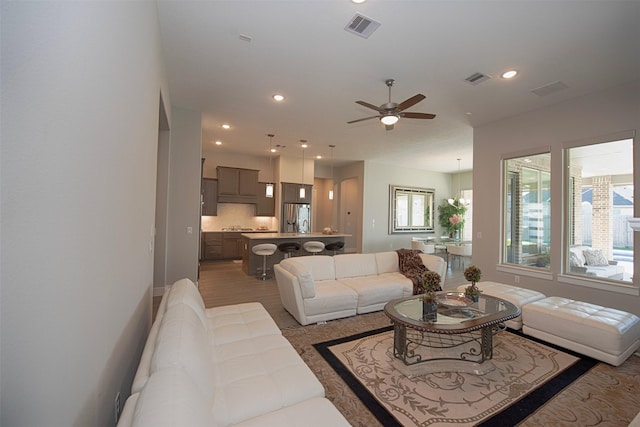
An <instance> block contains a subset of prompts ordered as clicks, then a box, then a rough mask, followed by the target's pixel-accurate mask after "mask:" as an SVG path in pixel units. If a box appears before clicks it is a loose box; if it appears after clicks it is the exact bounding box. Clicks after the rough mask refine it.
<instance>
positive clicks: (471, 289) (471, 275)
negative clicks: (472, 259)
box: [464, 265, 482, 302]
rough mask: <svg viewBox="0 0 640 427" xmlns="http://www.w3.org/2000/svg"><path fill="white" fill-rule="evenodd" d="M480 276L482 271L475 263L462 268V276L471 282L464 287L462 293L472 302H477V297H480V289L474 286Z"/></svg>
mask: <svg viewBox="0 0 640 427" xmlns="http://www.w3.org/2000/svg"><path fill="white" fill-rule="evenodd" d="M481 277H482V271H480V269H479V268H478V267H476V266H475V265H470V266H469V267H467V268H466V269H465V270H464V278H465V279H466V280H468V281H470V282H471V284H470V285H469V286H467V287H466V288H465V289H464V295H465V296H466V297H467V298H469V299H470V300H472V301H473V302H478V299H480V293H481V292H482V291H481V290H480V289H479V288H478V287H477V286H476V283H477V282H479V281H480V278H481Z"/></svg>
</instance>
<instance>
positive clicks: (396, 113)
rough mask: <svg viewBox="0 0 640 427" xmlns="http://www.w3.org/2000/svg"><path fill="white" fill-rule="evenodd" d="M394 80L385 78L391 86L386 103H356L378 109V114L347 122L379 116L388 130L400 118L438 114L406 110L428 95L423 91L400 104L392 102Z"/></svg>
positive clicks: (430, 116) (416, 117)
mask: <svg viewBox="0 0 640 427" xmlns="http://www.w3.org/2000/svg"><path fill="white" fill-rule="evenodd" d="M394 82H395V80H393V79H387V80H385V84H386V85H387V87H388V88H389V101H388V102H387V103H386V104H382V105H381V106H379V107H376V106H375V105H373V104H369V103H368V102H364V101H356V104H359V105H362V106H363V107H367V108H370V109H372V110H376V111H377V112H378V115H377V116H370V117H364V118H362V119H356V120H351V121H350V122H347V123H348V124H351V123H357V122H362V121H364V120H370V119H376V118H377V119H379V120H380V122H382V124H384V126H385V129H386V130H392V129H393V125H395V124H396V123H398V121H399V120H400V118H407V119H433V118H434V117H435V116H436V115H435V114H429V113H412V112H408V111H407V112H405V111H404V110H406V109H407V108H409V107H413V106H414V105H416V104H417V103H418V102H420V101H422V100H423V99H425V98H426V96H424V95H423V94H421V93H419V94H417V95H414V96H412V97H411V98H409V99H406V100H404V101H402V102H401V103H400V104H398V103H395V102H391V87H392V86H393V83H394Z"/></svg>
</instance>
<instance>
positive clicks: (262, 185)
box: [256, 182, 276, 216]
mask: <svg viewBox="0 0 640 427" xmlns="http://www.w3.org/2000/svg"><path fill="white" fill-rule="evenodd" d="M266 191H267V183H266V182H259V183H258V201H257V203H256V216H276V194H275V188H274V194H273V197H267V196H266Z"/></svg>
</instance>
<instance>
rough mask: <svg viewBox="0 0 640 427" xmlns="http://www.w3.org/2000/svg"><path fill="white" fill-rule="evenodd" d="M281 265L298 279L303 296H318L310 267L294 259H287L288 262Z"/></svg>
mask: <svg viewBox="0 0 640 427" xmlns="http://www.w3.org/2000/svg"><path fill="white" fill-rule="evenodd" d="M281 265H282V266H283V267H284V269H285V270H287V271H288V272H289V273H291V274H293V275H294V276H296V278H297V279H298V283H299V284H300V292H301V293H302V298H313V297H315V296H316V286H315V284H314V283H315V282H314V279H313V274H312V273H311V270H310V269H309V268H307V267H306V266H305V265H303V264H301V263H299V262H296V261H295V260H293V259H287V262H283V263H281ZM325 280H326V279H325Z"/></svg>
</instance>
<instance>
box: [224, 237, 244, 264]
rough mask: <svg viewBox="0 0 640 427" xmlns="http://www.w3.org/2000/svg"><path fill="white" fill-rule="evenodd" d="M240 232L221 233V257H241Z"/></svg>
mask: <svg viewBox="0 0 640 427" xmlns="http://www.w3.org/2000/svg"><path fill="white" fill-rule="evenodd" d="M241 234H242V233H223V236H222V258H223V259H242V250H243V247H244V244H243V242H242V236H241Z"/></svg>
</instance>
